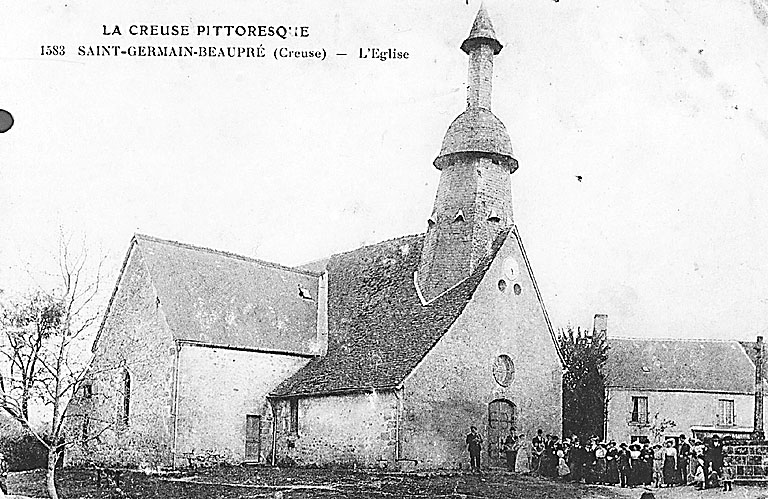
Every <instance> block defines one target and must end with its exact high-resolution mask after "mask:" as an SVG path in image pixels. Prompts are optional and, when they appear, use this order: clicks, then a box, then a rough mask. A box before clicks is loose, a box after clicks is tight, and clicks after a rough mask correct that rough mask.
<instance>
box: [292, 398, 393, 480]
mask: <svg viewBox="0 0 768 499" xmlns="http://www.w3.org/2000/svg"><path fill="white" fill-rule="evenodd" d="M277 406H278V417H279V419H280V421H279V423H278V424H279V426H278V436H279V439H278V447H277V448H278V453H277V460H278V462H280V461H288V462H293V463H296V464H298V465H301V466H306V465H316V466H342V467H365V468H372V467H379V468H393V467H394V466H395V454H396V448H397V445H396V442H397V440H396V438H397V419H398V402H397V397H396V395H395V393H394V392H381V393H379V392H373V393H358V394H349V395H339V396H325V397H308V398H301V399H298V423H299V426H298V432H292V431H291V428H290V402H289V401H287V400H283V401H280V402H279V403H278V405H277ZM286 458H287V459H286Z"/></svg>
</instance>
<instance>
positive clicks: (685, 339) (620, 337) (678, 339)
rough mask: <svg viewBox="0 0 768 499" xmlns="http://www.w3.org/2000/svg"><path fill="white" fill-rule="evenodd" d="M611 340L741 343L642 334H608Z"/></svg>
mask: <svg viewBox="0 0 768 499" xmlns="http://www.w3.org/2000/svg"><path fill="white" fill-rule="evenodd" d="M611 340H630V341H684V342H688V343H740V342H741V340H727V339H720V338H648V337H641V336H610V335H609V336H608V341H611Z"/></svg>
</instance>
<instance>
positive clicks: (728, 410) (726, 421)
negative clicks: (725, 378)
mask: <svg viewBox="0 0 768 499" xmlns="http://www.w3.org/2000/svg"><path fill="white" fill-rule="evenodd" d="M718 409H719V413H718V415H717V424H719V425H721V426H733V425H734V424H736V421H735V419H736V418H735V415H734V411H733V400H724V399H721V400H720V403H719V404H718Z"/></svg>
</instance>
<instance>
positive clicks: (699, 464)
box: [693, 457, 704, 490]
mask: <svg viewBox="0 0 768 499" xmlns="http://www.w3.org/2000/svg"><path fill="white" fill-rule="evenodd" d="M695 465H696V470H695V471H694V472H693V486H694V487H696V490H704V460H703V459H702V458H700V457H699V458H697V459H696V463H695Z"/></svg>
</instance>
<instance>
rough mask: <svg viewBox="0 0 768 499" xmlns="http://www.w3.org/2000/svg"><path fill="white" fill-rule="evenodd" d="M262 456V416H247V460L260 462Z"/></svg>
mask: <svg viewBox="0 0 768 499" xmlns="http://www.w3.org/2000/svg"><path fill="white" fill-rule="evenodd" d="M260 455H261V416H253V415H248V416H245V460H246V461H258V460H259V456H260Z"/></svg>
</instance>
